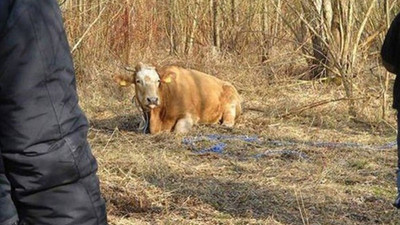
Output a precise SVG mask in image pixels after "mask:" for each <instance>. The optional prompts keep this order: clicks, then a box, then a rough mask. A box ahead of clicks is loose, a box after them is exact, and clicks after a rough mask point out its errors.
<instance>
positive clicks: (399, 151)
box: [393, 112, 400, 208]
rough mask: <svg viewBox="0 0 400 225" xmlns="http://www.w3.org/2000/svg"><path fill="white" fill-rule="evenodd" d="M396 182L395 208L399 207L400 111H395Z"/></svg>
mask: <svg viewBox="0 0 400 225" xmlns="http://www.w3.org/2000/svg"><path fill="white" fill-rule="evenodd" d="M396 183H397V198H396V200H395V202H394V204H393V205H394V206H395V207H396V208H400V112H397V171H396Z"/></svg>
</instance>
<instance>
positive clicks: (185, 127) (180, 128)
mask: <svg viewBox="0 0 400 225" xmlns="http://www.w3.org/2000/svg"><path fill="white" fill-rule="evenodd" d="M192 127H193V119H192V118H190V117H185V118H182V119H179V120H178V122H176V125H175V129H174V130H175V132H176V133H181V134H182V133H187V132H189V130H190V129H191V128H192Z"/></svg>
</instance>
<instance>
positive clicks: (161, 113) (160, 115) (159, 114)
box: [149, 87, 169, 133]
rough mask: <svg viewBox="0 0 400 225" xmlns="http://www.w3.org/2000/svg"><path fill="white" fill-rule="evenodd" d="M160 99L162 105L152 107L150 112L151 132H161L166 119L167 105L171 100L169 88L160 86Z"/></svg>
mask: <svg viewBox="0 0 400 225" xmlns="http://www.w3.org/2000/svg"><path fill="white" fill-rule="evenodd" d="M159 98H160V101H161V105H160V106H158V107H156V108H154V109H151V110H150V112H149V117H150V118H149V122H150V132H151V133H153V132H160V131H161V130H162V124H163V122H165V120H166V115H167V105H168V100H169V89H168V88H167V87H162V88H160V96H159Z"/></svg>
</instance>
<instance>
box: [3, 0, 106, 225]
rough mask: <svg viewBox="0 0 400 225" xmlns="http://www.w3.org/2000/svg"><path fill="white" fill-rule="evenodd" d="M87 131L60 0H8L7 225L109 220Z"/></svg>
mask: <svg viewBox="0 0 400 225" xmlns="http://www.w3.org/2000/svg"><path fill="white" fill-rule="evenodd" d="M87 132H88V121H87V119H86V117H85V115H84V113H83V112H82V111H81V109H80V107H79V105H78V96H77V92H76V84H75V74H74V67H73V62H72V58H71V54H70V50H69V45H68V42H67V39H66V35H65V31H64V27H63V22H62V17H61V12H60V9H59V6H58V3H57V0H0V153H1V154H0V225H11V224H28V225H47V224H48V225H64V224H71V225H103V224H107V218H106V211H105V202H104V200H103V199H102V197H101V194H100V190H99V180H98V177H97V176H96V171H97V163H96V160H95V158H94V157H93V155H92V153H91V150H90V146H89V144H88V142H87ZM18 220H19V222H18Z"/></svg>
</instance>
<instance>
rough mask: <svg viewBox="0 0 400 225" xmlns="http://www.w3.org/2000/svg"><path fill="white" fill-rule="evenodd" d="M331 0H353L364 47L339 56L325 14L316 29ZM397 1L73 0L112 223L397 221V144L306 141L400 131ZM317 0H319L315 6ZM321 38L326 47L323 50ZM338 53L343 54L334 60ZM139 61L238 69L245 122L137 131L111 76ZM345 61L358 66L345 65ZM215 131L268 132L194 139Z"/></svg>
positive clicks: (84, 99) (69, 12)
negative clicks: (384, 51) (390, 70)
mask: <svg viewBox="0 0 400 225" xmlns="http://www.w3.org/2000/svg"><path fill="white" fill-rule="evenodd" d="M327 2H330V3H331V5H332V6H333V8H332V9H333V11H334V7H344V6H343V5H346V4H353V8H352V9H351V10H352V11H351V12H346V14H343V15H341V16H342V17H341V18H342V19H343V20H347V19H350V16H351V17H352V18H351V20H352V21H353V24H351V29H353V30H350V31H349V33H351V34H352V35H351V37H348V36H343V38H344V37H346V38H347V39H346V38H344V39H343V40H347V41H348V42H349V43H350V44H351V49H352V50H351V51H349V52H347V53H346V54H344V53H343V52H342V53H343V54H342V55H337V56H334V55H333V56H332V54H339V53H338V52H336V51H334V50H333V49H334V48H335V45H330V43H332V42H334V37H333V36H332V33H331V31H332V30H326V29H327V28H326V27H325V25H324V26H323V27H318V29H322V30H324V31H323V32H322V31H321V32H313V31H312V29H314V28H315V26H317V25H318V24H321V23H322V22H323V20H320V19H321V18H326V15H325V14H323V12H324V10H323V9H322V8H321V9H320V8H318V7H317V6H318V4H319V3H321V4H322V3H324V4H325V3H327ZM385 2H386V4H383V3H382V1H374V0H368V1H352V0H348V1H325V0H321V1H308V0H302V1H300V0H296V1H284V0H273V1H268V2H267V3H266V2H265V1H261V0H257V1H239V0H230V1H228V0H226V1H215V0H209V1H205V0H203V1H201V0H191V1H183V0H168V1H166V0H165V1H158V0H137V1H132V0H113V1H107V0H97V1H95V0H85V1H82V0H67V1H66V2H65V3H64V4H63V5H62V11H63V14H64V18H65V24H66V27H67V35H68V36H69V40H70V45H71V46H72V49H73V56H74V60H75V67H76V72H77V79H78V84H79V86H78V91H79V94H80V101H81V106H82V108H83V109H84V111H85V112H86V113H87V115H88V117H89V120H90V122H91V129H90V133H89V140H90V143H91V146H92V149H93V152H94V154H95V155H96V157H97V160H98V163H99V176H100V179H101V188H102V191H103V193H104V197H105V198H106V200H107V203H108V205H107V206H108V214H109V221H110V224H115V225H129V224H398V223H399V222H398V217H399V212H398V211H397V210H395V209H394V208H393V207H392V206H391V203H392V200H394V197H395V194H396V189H395V165H396V154H397V153H396V150H395V148H391V149H386V150H378V149H365V148H357V147H329V146H322V147H321V146H315V145H314V146H313V145H307V144H305V142H308V141H311V142H333V143H360V144H365V145H383V144H385V143H388V142H391V141H394V140H395V138H396V120H395V111H394V110H391V109H390V105H391V94H390V91H388V90H390V88H389V89H388V88H387V87H391V86H392V82H393V79H394V76H393V75H390V74H386V73H385V71H384V70H383V68H382V67H381V66H380V61H379V57H378V52H379V47H380V44H381V43H382V38H383V35H384V32H385V29H386V27H387V24H386V19H387V18H386V16H388V17H389V18H393V15H394V14H395V12H397V9H398V8H399V4H398V1H389V0H387V1H385ZM339 3H340V4H343V5H340V4H339ZM309 4H316V5H314V6H313V7H316V8H312V7H311V6H310V7H311V8H305V6H306V5H309ZM338 4H339V5H340V6H339V5H338ZM347 6H349V5H347ZM371 6H373V7H372V8H371ZM370 8H371V12H369V13H368V11H369V9H370ZM340 9H341V10H344V9H343V8H340ZM333 11H332V13H334V12H333ZM321 13H322V14H321ZM349 13H350V14H349ZM367 13H368V16H367ZM324 15H325V17H324ZM300 16H304V17H302V18H303V19H300ZM328 17H329V16H328ZM365 18H366V19H365ZM363 21H366V22H365V24H364V22H363ZM342 22H343V21H342ZM363 24H364V25H363ZM361 26H364V28H363V32H361V34H360V36H358V34H359V32H358V31H360V30H361V29H360V28H361ZM348 29H350V28H348ZM303 30H304V32H303ZM316 33H317V34H319V35H316ZM322 33H323V35H322ZM313 42H314V44H313ZM316 42H319V44H321V43H322V45H321V46H319V47H321V48H322V49H323V50H324V51H325V53H324V52H322V53H323V54H318V57H320V56H322V58H319V60H318V57H316V56H317V55H314V53H315V54H316V53H318V52H315V51H313V50H315V48H313V46H314V47H315V46H316V44H315V43H316ZM324 42H325V43H324ZM357 43H358V44H357ZM327 44H329V46H326V45H327ZM354 45H358V47H357V48H354ZM327 47H329V48H332V49H331V50H329V49H327ZM354 49H356V52H355V54H353V53H354V51H353V50H354ZM326 50H327V51H326ZM329 52H330V53H329ZM319 53H321V52H319ZM342 56H346V57H342ZM330 57H336V58H337V59H338V64H337V65H332V64H330V63H329V62H330V61H329V60H328V61H326V59H330ZM349 57H350V59H349ZM353 57H355V59H353ZM346 60H349V61H346ZM138 61H144V62H149V63H155V64H159V65H164V64H168V63H174V64H178V65H181V66H185V67H190V68H194V69H198V70H201V71H204V72H207V73H210V74H213V75H215V76H217V77H219V78H221V79H224V80H229V81H230V82H232V83H233V84H234V85H235V86H236V87H237V88H238V90H239V92H240V94H241V95H242V97H243V99H244V100H245V103H244V106H245V107H244V109H245V110H244V114H243V116H242V117H241V118H240V119H239V121H238V124H237V125H236V126H235V127H234V128H233V129H225V128H222V127H220V126H198V127H196V128H195V129H193V130H192V131H191V132H190V133H189V134H187V135H185V136H177V135H174V134H161V135H156V136H151V135H146V134H141V133H139V132H137V127H138V126H139V123H140V117H139V112H138V111H137V109H135V107H134V105H133V104H132V103H131V98H132V97H133V88H119V87H118V86H117V85H116V84H114V82H113V80H112V76H113V75H116V74H125V75H127V74H128V73H127V72H126V71H125V70H124V69H123V67H124V66H126V65H132V64H135V63H137V62H138ZM349 62H354V65H352V67H351V68H349V67H348V66H349V65H350V64H348V63H349ZM318 66H322V67H320V68H319V69H316V67H318ZM341 66H342V67H343V68H345V69H346V71H347V72H346V73H341V72H340V71H339V72H338V69H340V68H342V67H341ZM332 68H336V69H332ZM347 69H349V70H347ZM316 71H319V73H317V72H316ZM323 71H325V72H326V73H325V72H323ZM348 71H351V72H350V73H348ZM331 72H332V73H331ZM316 74H318V76H316ZM332 74H333V75H332ZM310 78H313V79H310ZM345 82H347V84H344V83H345ZM345 85H347V86H345ZM349 88H351V91H352V93H351V95H349ZM350 106H351V107H353V106H354V107H353V108H352V110H354V112H353V111H349V107H350ZM205 134H223V135H249V136H256V137H257V138H258V139H260V140H261V141H260V142H256V143H253V142H245V141H241V140H223V141H221V142H223V143H225V144H226V147H225V149H224V152H223V153H222V154H218V153H212V152H209V153H207V154H197V153H196V150H195V149H193V148H191V147H190V146H188V145H185V144H184V143H183V142H182V141H183V140H184V138H187V137H196V136H201V135H205ZM275 141H277V142H278V141H282V142H283V143H286V144H281V145H279V144H274V143H275ZM292 142H293V143H296V144H287V143H292ZM215 143H216V142H213V141H202V142H199V143H198V146H197V147H199V148H207V147H210V146H213V145H214V144H215ZM267 150H273V151H280V150H295V151H298V152H302V153H304V154H306V155H307V156H308V157H309V160H303V159H301V158H296V157H291V156H290V155H285V154H283V155H282V154H281V155H279V154H278V155H271V156H268V157H254V156H256V155H257V154H262V153H264V152H266V151H267Z"/></svg>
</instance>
